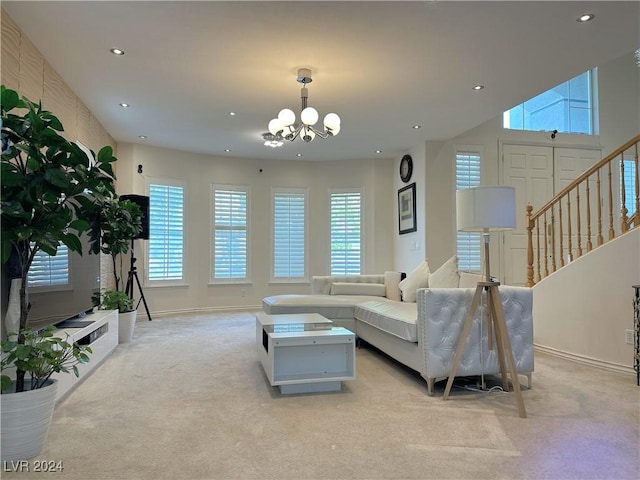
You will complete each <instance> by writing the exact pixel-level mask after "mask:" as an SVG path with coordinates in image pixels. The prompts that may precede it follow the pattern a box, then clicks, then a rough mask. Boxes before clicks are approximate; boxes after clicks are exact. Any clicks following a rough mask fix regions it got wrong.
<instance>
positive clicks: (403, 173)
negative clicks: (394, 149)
mask: <svg viewBox="0 0 640 480" xmlns="http://www.w3.org/2000/svg"><path fill="white" fill-rule="evenodd" d="M412 173H413V159H412V158H411V155H405V156H404V157H402V160H400V179H401V180H402V181H403V182H404V183H407V182H408V181H409V180H411V174H412Z"/></svg>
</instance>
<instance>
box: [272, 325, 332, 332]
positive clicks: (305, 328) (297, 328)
mask: <svg viewBox="0 0 640 480" xmlns="http://www.w3.org/2000/svg"><path fill="white" fill-rule="evenodd" d="M262 328H263V329H264V331H265V332H267V333H293V332H311V331H317V330H331V329H332V328H335V327H334V326H333V325H332V324H331V323H280V324H276V325H264V326H263V327H262Z"/></svg>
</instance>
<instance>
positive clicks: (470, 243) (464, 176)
mask: <svg viewBox="0 0 640 480" xmlns="http://www.w3.org/2000/svg"><path fill="white" fill-rule="evenodd" d="M479 185H480V154H479V153H477V152H463V151H459V152H458V153H457V154H456V190H462V189H464V188H471V187H478V186H479ZM480 242H481V238H480V234H479V233H466V232H457V237H456V244H457V255H458V268H459V269H460V270H464V271H471V272H480V271H481V265H482V264H481V258H480Z"/></svg>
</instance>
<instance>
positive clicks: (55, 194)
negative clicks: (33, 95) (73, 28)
mask: <svg viewBox="0 0 640 480" xmlns="http://www.w3.org/2000/svg"><path fill="white" fill-rule="evenodd" d="M0 109H1V114H2V117H1V127H2V128H1V131H2V163H1V172H0V173H1V176H2V177H1V178H2V185H1V199H0V201H1V206H2V208H1V213H0V224H1V233H2V237H1V240H0V247H1V248H0V259H1V261H2V263H3V264H4V263H6V262H8V261H9V259H10V258H12V259H15V261H16V262H17V264H18V271H19V277H20V282H19V289H20V295H19V297H20V300H19V322H18V328H17V331H16V332H11V333H13V335H10V336H9V337H8V339H7V340H4V341H3V342H2V354H3V360H2V374H3V377H2V390H3V391H2V394H3V398H2V402H1V405H2V422H3V424H2V457H3V459H5V450H6V451H8V450H9V449H10V448H12V447H11V443H12V442H13V440H15V438H13V437H11V435H12V434H15V435H14V437H21V440H24V443H26V447H21V449H20V448H19V449H18V450H17V452H18V453H16V454H15V455H17V456H19V457H21V458H13V459H14V460H18V459H26V458H29V457H32V456H35V455H37V454H38V453H40V451H41V449H42V447H43V446H44V440H41V441H40V440H29V439H26V440H25V439H22V437H23V434H25V433H26V427H25V430H20V428H17V430H15V431H14V430H12V429H7V431H5V419H9V418H13V417H14V416H15V415H17V414H16V413H15V412H7V411H6V410H5V408H6V407H7V406H8V405H9V404H11V403H17V404H20V405H21V406H26V407H27V408H31V409H33V408H34V407H33V406H31V407H29V403H30V402H31V401H33V400H34V398H33V397H36V396H37V395H38V394H40V393H42V392H44V391H48V392H51V391H52V392H53V393H47V395H46V397H47V399H49V400H50V405H48V406H44V407H43V408H44V410H43V412H44V413H35V412H37V411H36V410H32V411H31V414H30V415H31V416H32V417H33V418H36V417H38V418H39V417H43V418H44V419H45V421H44V422H43V423H44V424H45V428H44V433H43V432H40V433H39V434H37V435H39V436H40V437H44V438H46V430H47V429H48V425H49V423H50V422H51V415H52V414H53V405H54V403H55V389H56V383H55V382H52V381H51V378H48V380H46V381H44V382H41V381H38V379H39V378H41V377H40V375H41V372H48V371H53V372H56V371H60V372H65V371H69V368H71V370H73V371H75V368H74V367H75V363H74V362H83V361H86V360H87V357H86V352H88V350H83V349H82V348H80V347H78V346H77V345H73V344H70V343H69V342H67V341H66V340H63V339H59V338H56V337H53V336H50V335H49V334H50V332H34V331H32V330H30V329H29V328H28V325H27V324H28V317H29V309H30V305H29V302H28V285H27V275H28V272H29V268H30V267H31V264H32V262H33V259H34V256H35V255H36V253H37V252H39V251H41V250H42V251H44V252H46V253H48V254H49V255H55V254H56V253H57V250H58V246H59V245H60V244H61V243H63V244H65V245H66V246H67V247H68V249H69V250H70V251H73V252H78V253H80V254H82V253H83V252H82V244H81V243H80V235H82V234H83V233H87V234H88V235H89V237H90V240H91V250H92V252H95V253H97V252H99V222H98V221H97V219H98V211H99V205H100V203H101V202H103V201H104V200H105V199H106V198H109V197H110V196H112V195H113V194H114V185H113V181H114V176H113V170H112V168H111V163H112V162H114V161H115V160H116V159H115V157H114V156H113V151H112V149H111V147H104V148H102V149H101V150H100V152H99V153H98V155H97V157H96V156H95V155H94V154H93V152H91V156H94V157H95V158H93V159H89V158H88V156H87V154H86V153H85V152H84V151H83V150H82V149H81V148H80V147H79V146H78V145H77V144H75V143H72V142H70V141H68V140H66V139H65V138H64V137H62V136H61V135H60V134H59V133H58V132H61V131H63V127H62V124H61V123H60V121H59V120H58V118H56V116H55V115H53V114H52V113H51V112H49V111H46V110H44V109H43V108H42V105H41V103H33V102H31V101H29V100H28V99H26V98H25V97H22V98H20V97H19V96H18V94H17V92H15V91H14V90H11V89H8V88H5V86H4V85H2V86H1V87H0ZM90 160H91V161H92V165H91V166H90V165H89V161H90ZM58 349H60V352H58ZM74 359H75V360H74ZM61 362H62V363H61ZM69 362H71V363H69ZM13 369H15V373H14V380H12V379H11V378H10V377H8V375H7V374H8V373H9V370H13ZM27 373H28V374H29V375H30V378H29V379H27V380H25V376H26V374H27ZM46 375H47V374H46V373H45V377H46ZM5 376H6V378H5ZM7 382H9V383H10V384H11V386H10V387H8V388H7V389H5V388H4V387H5V385H8V383H7ZM5 391H6V392H7V393H5ZM34 392H35V393H34ZM5 396H6V397H5ZM14 396H15V397H14ZM18 396H19V397H18ZM10 398H11V399H12V400H15V402H14V401H9V399H10ZM35 400H36V401H39V400H38V399H35ZM47 412H49V413H47ZM47 416H48V418H47ZM30 442H31V443H32V446H33V447H34V448H29V444H30ZM38 448H40V450H38ZM36 450H38V451H36ZM12 451H16V450H15V449H14V450H12Z"/></svg>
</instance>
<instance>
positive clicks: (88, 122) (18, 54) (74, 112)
mask: <svg viewBox="0 0 640 480" xmlns="http://www.w3.org/2000/svg"><path fill="white" fill-rule="evenodd" d="M0 40H1V42H2V47H1V52H0V58H1V59H2V63H1V67H0V70H1V81H2V84H3V85H5V86H6V87H8V88H12V89H14V90H16V91H17V92H18V94H19V95H20V96H24V97H27V98H28V99H29V100H31V101H34V102H37V101H42V106H43V107H44V108H45V109H47V110H49V111H51V112H53V114H54V115H56V116H57V117H58V118H59V119H60V121H61V122H62V125H63V126H64V132H63V133H62V135H63V136H64V137H65V138H66V139H67V140H70V141H75V140H79V141H81V142H82V143H83V144H85V145H86V146H88V147H89V148H91V149H92V150H94V151H95V152H97V151H98V150H100V149H101V148H102V147H104V146H105V145H110V146H111V147H112V148H113V150H114V152H116V142H115V141H114V140H113V138H112V137H111V135H109V132H107V131H106V130H105V129H104V127H103V126H102V125H101V124H100V122H99V121H98V120H97V119H96V118H95V117H94V116H93V114H92V113H91V111H90V110H89V109H88V108H87V107H86V106H85V105H84V104H83V103H82V101H81V100H80V99H79V98H78V97H77V96H76V94H75V93H74V92H73V91H72V90H71V89H70V88H69V86H68V85H67V84H66V83H65V81H64V79H63V78H62V77H61V76H60V75H58V72H56V71H55V70H54V69H53V67H52V66H51V65H49V63H48V62H47V61H46V59H45V58H44V57H43V56H42V54H41V53H40V52H39V51H38V49H37V48H36V47H35V46H34V45H33V43H31V41H30V40H29V38H27V36H26V35H25V34H23V33H22V31H21V30H20V27H18V25H16V24H15V22H14V21H13V20H12V19H11V17H9V15H7V13H6V12H5V11H4V10H2V37H1V39H0Z"/></svg>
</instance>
